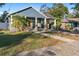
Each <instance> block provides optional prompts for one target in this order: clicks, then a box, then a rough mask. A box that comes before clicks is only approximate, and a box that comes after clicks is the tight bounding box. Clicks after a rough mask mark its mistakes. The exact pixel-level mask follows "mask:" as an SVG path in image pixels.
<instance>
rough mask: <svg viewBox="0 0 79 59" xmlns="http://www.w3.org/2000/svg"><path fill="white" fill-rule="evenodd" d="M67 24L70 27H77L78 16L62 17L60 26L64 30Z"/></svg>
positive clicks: (78, 23)
mask: <svg viewBox="0 0 79 59" xmlns="http://www.w3.org/2000/svg"><path fill="white" fill-rule="evenodd" d="M68 26H70V27H71V29H75V28H79V18H68V19H63V21H62V26H61V28H62V29H65V30H66V29H67V28H68Z"/></svg>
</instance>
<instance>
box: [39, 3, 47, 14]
mask: <svg viewBox="0 0 79 59" xmlns="http://www.w3.org/2000/svg"><path fill="white" fill-rule="evenodd" d="M47 10H48V7H47V5H46V4H43V5H41V7H40V11H41V12H43V13H44V12H47Z"/></svg>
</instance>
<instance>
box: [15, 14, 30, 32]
mask: <svg viewBox="0 0 79 59" xmlns="http://www.w3.org/2000/svg"><path fill="white" fill-rule="evenodd" d="M28 22H29V20H28V19H27V18H25V17H24V16H18V15H17V16H13V26H14V27H15V28H17V29H18V30H19V31H22V30H24V29H25V28H26V27H27V26H28Z"/></svg>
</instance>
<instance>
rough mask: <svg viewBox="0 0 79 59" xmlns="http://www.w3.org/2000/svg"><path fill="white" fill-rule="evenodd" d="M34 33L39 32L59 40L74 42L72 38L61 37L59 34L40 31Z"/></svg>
mask: <svg viewBox="0 0 79 59" xmlns="http://www.w3.org/2000/svg"><path fill="white" fill-rule="evenodd" d="M36 33H40V34H41V35H44V36H47V37H51V38H55V39H57V40H61V41H64V42H69V43H71V42H75V40H74V39H69V38H65V37H61V36H57V35H52V34H47V33H41V32H36Z"/></svg>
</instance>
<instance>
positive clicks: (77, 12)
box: [71, 3, 79, 17]
mask: <svg viewBox="0 0 79 59" xmlns="http://www.w3.org/2000/svg"><path fill="white" fill-rule="evenodd" d="M71 5H74V7H73V8H72V9H74V12H73V13H74V17H79V3H72V4H71Z"/></svg>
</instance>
